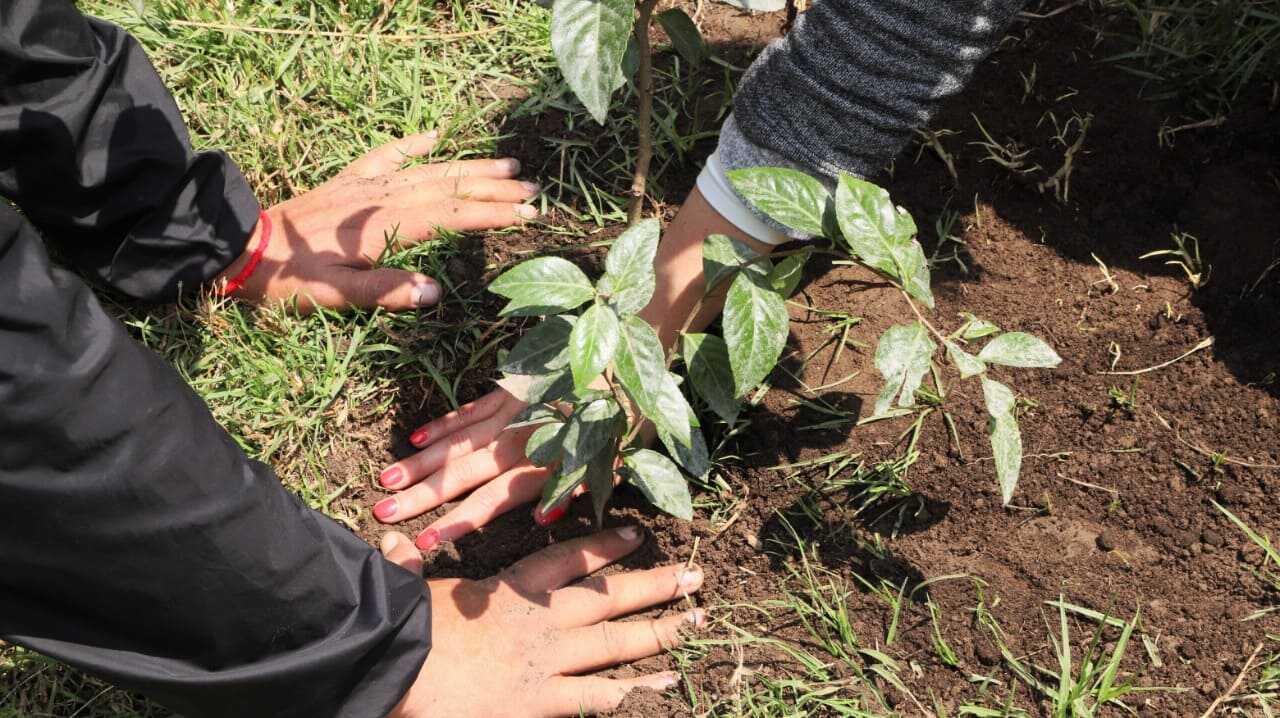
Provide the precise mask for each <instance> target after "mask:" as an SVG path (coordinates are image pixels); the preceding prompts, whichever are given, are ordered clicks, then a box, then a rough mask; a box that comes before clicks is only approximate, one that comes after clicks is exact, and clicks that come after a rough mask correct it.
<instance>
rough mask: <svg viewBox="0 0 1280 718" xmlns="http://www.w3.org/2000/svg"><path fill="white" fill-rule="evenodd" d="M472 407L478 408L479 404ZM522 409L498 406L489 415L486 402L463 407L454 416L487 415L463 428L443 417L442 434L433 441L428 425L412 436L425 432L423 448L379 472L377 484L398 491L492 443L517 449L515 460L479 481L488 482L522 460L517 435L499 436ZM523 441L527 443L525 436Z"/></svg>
mask: <svg viewBox="0 0 1280 718" xmlns="http://www.w3.org/2000/svg"><path fill="white" fill-rule="evenodd" d="M487 399H488V397H486V400H487ZM482 401H485V400H482ZM476 403H477V404H479V403H480V402H476ZM522 408H523V405H522V404H521V403H520V402H506V403H502V404H499V405H498V406H497V408H493V409H492V411H490V405H488V404H487V402H486V403H485V404H484V405H480V406H477V407H475V408H473V409H466V408H465V407H464V408H463V409H459V410H458V412H457V413H458V414H459V415H460V416H461V417H463V418H464V419H465V418H468V417H467V414H472V415H477V416H478V415H480V414H482V413H485V412H490V413H489V414H488V416H485V417H484V418H482V419H474V423H471V424H470V425H466V426H464V425H463V424H462V423H461V420H459V419H457V418H450V417H453V415H452V414H451V415H449V416H448V417H445V419H448V423H443V422H444V421H445V419H442V420H441V421H442V424H441V426H442V427H444V428H443V429H439V431H441V432H442V433H441V434H435V435H434V438H433V433H432V432H435V431H437V429H436V428H433V427H432V425H431V424H428V425H427V426H425V427H423V428H422V429H419V430H418V431H417V432H414V436H417V435H418V434H419V433H420V432H421V431H424V430H425V431H426V432H427V438H426V442H427V447H426V448H425V449H423V450H422V451H419V452H418V453H416V454H413V455H412V456H409V457H406V458H404V459H402V460H400V461H397V462H396V463H394V464H392V465H390V466H388V467H387V468H385V469H383V471H382V475H381V476H380V477H379V479H378V480H379V481H380V482H381V483H382V485H383V486H385V487H387V488H388V489H402V488H404V487H406V486H409V485H411V484H413V483H416V482H417V481H419V480H421V479H422V478H423V477H425V476H430V475H431V474H433V473H434V472H436V471H439V470H440V469H441V467H444V466H445V465H446V463H447V462H455V461H458V460H459V459H462V458H463V457H465V456H468V455H469V454H472V453H475V452H478V451H481V450H483V449H485V448H486V447H489V446H490V445H491V444H493V443H494V440H495V439H498V440H500V442H501V443H503V444H504V445H510V444H515V445H517V448H518V449H519V456H517V457H516V458H515V460H513V461H510V462H509V463H508V464H507V465H506V466H502V467H501V470H499V471H495V472H493V473H490V474H488V475H487V476H484V477H482V478H483V479H491V478H493V477H495V476H497V475H498V474H500V473H502V472H503V471H506V470H507V469H510V468H511V467H513V466H515V464H516V463H517V462H519V460H520V459H521V458H523V457H524V443H523V442H521V441H520V438H519V437H518V436H516V434H517V433H519V432H517V431H512V432H510V433H509V434H508V435H505V436H500V435H501V434H503V429H505V428H506V426H507V424H508V423H510V422H511V419H512V417H514V416H515V415H516V414H518V413H520V410H521V409H522ZM433 423H434V422H433ZM450 427H452V430H449V429H450ZM446 430H449V431H448V433H443V432H445V431H446ZM525 437H526V440H527V438H528V434H527V433H526V434H525ZM419 438H421V437H419ZM410 439H411V440H412V439H413V437H412V436H411V437H410ZM511 453H512V452H511V451H510V450H508V451H506V452H505V453H504V455H510V454H511ZM476 466H477V464H476V462H469V463H468V465H467V467H466V468H467V469H468V470H470V469H471V468H473V467H476ZM460 470H461V467H459V468H456V469H455V471H460Z"/></svg>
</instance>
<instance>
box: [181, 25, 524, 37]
mask: <svg viewBox="0 0 1280 718" xmlns="http://www.w3.org/2000/svg"><path fill="white" fill-rule="evenodd" d="M165 24H167V25H174V26H177V27H194V28H199V29H204V30H219V31H221V32H227V33H231V32H247V33H257V34H262V35H302V36H306V37H330V38H338V39H344V40H345V39H352V40H363V39H371V40H387V41H388V42H432V41H436V42H441V41H447V40H461V39H463V38H467V37H478V36H480V35H490V34H492V33H495V32H500V31H501V30H502V26H500V25H495V26H493V27H486V28H484V29H481V30H468V31H466V32H439V33H434V34H422V33H413V34H384V33H377V32H369V33H362V32H338V31H336V30H302V29H299V28H284V27H258V26H256V25H232V24H230V23H222V22H197V21H195V20H169V21H168V22H167V23H165Z"/></svg>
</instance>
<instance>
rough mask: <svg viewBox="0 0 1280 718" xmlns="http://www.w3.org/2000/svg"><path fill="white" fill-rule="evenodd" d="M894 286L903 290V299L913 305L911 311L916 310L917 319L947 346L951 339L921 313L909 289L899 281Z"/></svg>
mask: <svg viewBox="0 0 1280 718" xmlns="http://www.w3.org/2000/svg"><path fill="white" fill-rule="evenodd" d="M893 286H895V287H897V288H898V291H899V292H902V298H903V299H905V300H907V306H909V307H911V311H913V312H915V314H916V319H919V320H920V323H921V324H923V325H925V326H926V327H928V328H929V331H931V332H933V335H934V336H935V337H937V338H938V341H941V342H942V345H943V346H944V347H945V346H946V345H947V342H948V341H950V340H949V339H947V338H946V337H945V336H943V335H942V332H940V331H938V330H937V329H936V328H934V326H933V325H932V324H930V323H929V320H928V319H925V318H924V315H923V314H921V313H920V309H919V308H918V307H916V303H915V302H913V301H911V295H910V294H907V290H905V289H903V288H902V287H901V286H900V285H898V284H897V283H894V285H893Z"/></svg>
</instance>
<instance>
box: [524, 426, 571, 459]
mask: <svg viewBox="0 0 1280 718" xmlns="http://www.w3.org/2000/svg"><path fill="white" fill-rule="evenodd" d="M564 426H565V425H564V423H563V422H557V423H555V424H543V425H542V426H539V427H538V428H537V429H536V430H534V432H533V434H531V435H530V436H529V441H527V442H526V443H525V445H524V455H525V456H527V457H529V461H531V462H533V465H534V466H550V465H552V464H554V463H556V462H557V461H559V460H560V456H561V455H562V454H563V453H564V442H563V441H562V440H561V438H560V432H561V431H563V430H564Z"/></svg>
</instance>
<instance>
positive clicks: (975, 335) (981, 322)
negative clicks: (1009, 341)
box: [960, 312, 1000, 341]
mask: <svg viewBox="0 0 1280 718" xmlns="http://www.w3.org/2000/svg"><path fill="white" fill-rule="evenodd" d="M960 316H962V317H964V318H965V323H964V326H963V327H961V328H960V338H961V339H965V340H970V341H972V340H974V339H981V338H983V337H985V336H988V335H990V334H995V333H996V332H998V331H1000V327H998V326H996V325H995V324H992V323H991V322H989V321H987V320H986V319H980V318H978V317H975V316H974V315H972V314H970V313H969V312H961V313H960Z"/></svg>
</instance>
